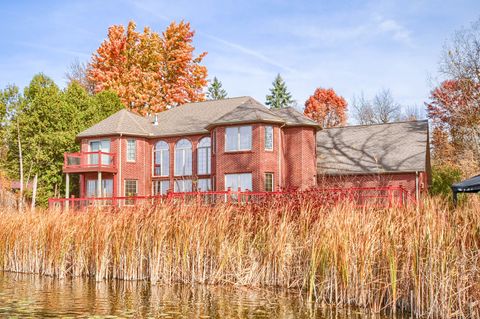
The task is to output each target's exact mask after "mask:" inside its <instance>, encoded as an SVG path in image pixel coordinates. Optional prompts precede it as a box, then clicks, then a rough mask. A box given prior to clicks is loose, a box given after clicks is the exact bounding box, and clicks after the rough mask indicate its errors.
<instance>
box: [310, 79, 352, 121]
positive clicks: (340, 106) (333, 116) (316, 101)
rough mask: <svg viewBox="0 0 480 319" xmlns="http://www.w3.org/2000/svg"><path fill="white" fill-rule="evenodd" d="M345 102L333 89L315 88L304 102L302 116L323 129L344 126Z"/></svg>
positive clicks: (345, 118)
mask: <svg viewBox="0 0 480 319" xmlns="http://www.w3.org/2000/svg"><path fill="white" fill-rule="evenodd" d="M346 111H347V101H346V100H345V99H344V98H343V97H341V96H339V95H337V93H335V91H334V90H333V89H324V88H317V89H316V90H315V92H314V93H313V95H312V96H310V97H309V98H308V100H307V101H306V102H305V110H304V114H305V115H306V116H308V117H309V118H311V119H312V120H314V121H316V122H317V123H318V124H320V126H321V127H323V128H328V127H334V126H341V125H345V123H346V121H347V114H346Z"/></svg>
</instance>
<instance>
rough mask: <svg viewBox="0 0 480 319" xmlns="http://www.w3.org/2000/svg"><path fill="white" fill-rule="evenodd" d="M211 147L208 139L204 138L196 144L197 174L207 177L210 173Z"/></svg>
mask: <svg viewBox="0 0 480 319" xmlns="http://www.w3.org/2000/svg"><path fill="white" fill-rule="evenodd" d="M211 164H212V146H211V140H210V137H204V138H202V139H201V140H200V142H199V143H198V148H197V173H198V174H199V175H207V174H210V172H211V168H210V167H211Z"/></svg>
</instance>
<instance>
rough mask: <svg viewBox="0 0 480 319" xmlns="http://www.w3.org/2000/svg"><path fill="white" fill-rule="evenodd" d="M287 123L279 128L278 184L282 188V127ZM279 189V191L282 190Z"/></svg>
mask: <svg viewBox="0 0 480 319" xmlns="http://www.w3.org/2000/svg"><path fill="white" fill-rule="evenodd" d="M285 125H286V123H283V124H282V126H280V129H279V130H278V186H279V188H280V189H281V188H282V155H283V154H282V140H281V138H282V128H283V127H284V126H285ZM280 189H279V191H280Z"/></svg>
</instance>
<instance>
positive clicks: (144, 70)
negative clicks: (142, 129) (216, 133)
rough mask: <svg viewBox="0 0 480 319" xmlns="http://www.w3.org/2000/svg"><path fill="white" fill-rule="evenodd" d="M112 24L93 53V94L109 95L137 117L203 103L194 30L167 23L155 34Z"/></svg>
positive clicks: (90, 74)
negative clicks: (114, 96)
mask: <svg viewBox="0 0 480 319" xmlns="http://www.w3.org/2000/svg"><path fill="white" fill-rule="evenodd" d="M135 29H136V25H135V23H134V22H133V21H131V22H129V24H128V27H127V29H126V30H125V28H124V27H123V26H122V25H114V26H111V27H110V28H109V29H108V37H107V39H106V40H105V41H104V42H103V43H102V44H101V45H100V47H99V48H98V49H97V51H96V52H95V53H94V54H93V57H92V60H91V62H90V68H89V71H88V78H89V79H90V80H91V81H93V83H94V84H95V92H100V91H103V90H112V91H114V92H116V93H117V94H118V95H119V97H120V99H121V101H122V102H123V103H124V104H125V105H126V106H127V107H128V108H129V109H131V110H133V111H136V112H138V113H141V114H145V113H147V112H161V111H163V110H165V109H167V106H176V105H179V104H183V103H186V102H196V101H203V100H204V99H205V94H204V93H203V88H204V87H205V86H206V85H207V68H206V67H205V66H203V65H201V64H200V63H201V62H202V59H203V58H204V57H205V55H206V54H207V53H206V52H203V53H201V54H200V55H198V56H196V57H195V56H194V50H195V48H194V46H193V45H192V41H193V36H194V31H192V30H191V29H190V24H189V23H186V22H183V21H182V22H180V23H175V22H172V23H171V24H170V25H169V26H168V27H167V29H166V30H165V31H164V32H163V33H162V35H159V34H158V33H156V32H152V31H151V30H150V29H149V28H145V29H144V30H143V33H139V32H137V31H136V30H135Z"/></svg>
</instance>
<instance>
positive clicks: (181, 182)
mask: <svg viewBox="0 0 480 319" xmlns="http://www.w3.org/2000/svg"><path fill="white" fill-rule="evenodd" d="M173 191H174V192H175V193H184V192H191V191H192V180H191V179H177V180H175V184H174V185H173Z"/></svg>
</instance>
